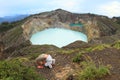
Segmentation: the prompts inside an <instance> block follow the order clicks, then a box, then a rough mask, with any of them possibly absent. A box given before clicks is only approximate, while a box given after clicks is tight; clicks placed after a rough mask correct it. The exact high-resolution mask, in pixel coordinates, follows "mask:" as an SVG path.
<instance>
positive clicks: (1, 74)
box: [0, 59, 45, 80]
mask: <svg viewBox="0 0 120 80" xmlns="http://www.w3.org/2000/svg"><path fill="white" fill-rule="evenodd" d="M22 61H24V59H23V60H19V59H13V60H10V61H0V80H45V79H44V78H43V77H42V76H39V75H38V74H37V72H36V71H35V67H30V66H25V65H23V64H22Z"/></svg>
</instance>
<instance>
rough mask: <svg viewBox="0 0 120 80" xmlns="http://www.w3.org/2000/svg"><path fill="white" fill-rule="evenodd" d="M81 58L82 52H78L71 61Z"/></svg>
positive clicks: (78, 60)
mask: <svg viewBox="0 0 120 80" xmlns="http://www.w3.org/2000/svg"><path fill="white" fill-rule="evenodd" d="M81 60H82V53H78V54H77V55H76V56H75V57H73V59H72V61H73V62H80V61H81Z"/></svg>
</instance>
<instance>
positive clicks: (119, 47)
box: [112, 40, 120, 49]
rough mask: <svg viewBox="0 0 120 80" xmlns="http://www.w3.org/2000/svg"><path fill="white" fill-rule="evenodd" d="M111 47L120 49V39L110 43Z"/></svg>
mask: <svg viewBox="0 0 120 80" xmlns="http://www.w3.org/2000/svg"><path fill="white" fill-rule="evenodd" d="M112 47H114V48H117V49H120V40H119V41H117V42H115V43H114V44H112Z"/></svg>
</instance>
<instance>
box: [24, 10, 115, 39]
mask: <svg viewBox="0 0 120 80" xmlns="http://www.w3.org/2000/svg"><path fill="white" fill-rule="evenodd" d="M71 23H82V24H83V27H82V28H81V27H77V26H75V27H71V26H70V24H71ZM52 27H57V28H67V29H71V30H76V31H80V32H82V33H85V34H86V35H87V36H88V40H91V39H93V38H99V37H102V36H110V35H113V34H115V32H116V30H117V28H116V25H114V24H113V22H112V20H110V19H109V18H107V17H105V16H97V15H93V14H75V13H71V12H68V11H65V10H62V9H57V10H55V11H51V12H44V13H40V14H37V15H33V16H31V17H30V18H29V19H27V20H26V21H25V23H24V24H23V25H22V28H23V33H24V37H25V38H26V39H28V40H29V39H30V37H31V36H32V34H34V33H35V32H38V31H41V30H44V29H46V28H52Z"/></svg>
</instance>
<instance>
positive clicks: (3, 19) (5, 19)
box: [0, 14, 29, 23]
mask: <svg viewBox="0 0 120 80" xmlns="http://www.w3.org/2000/svg"><path fill="white" fill-rule="evenodd" d="M27 16H29V15H28V14H25V15H15V16H5V17H0V23H1V22H14V21H18V20H21V19H24V18H26V17H27Z"/></svg>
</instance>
